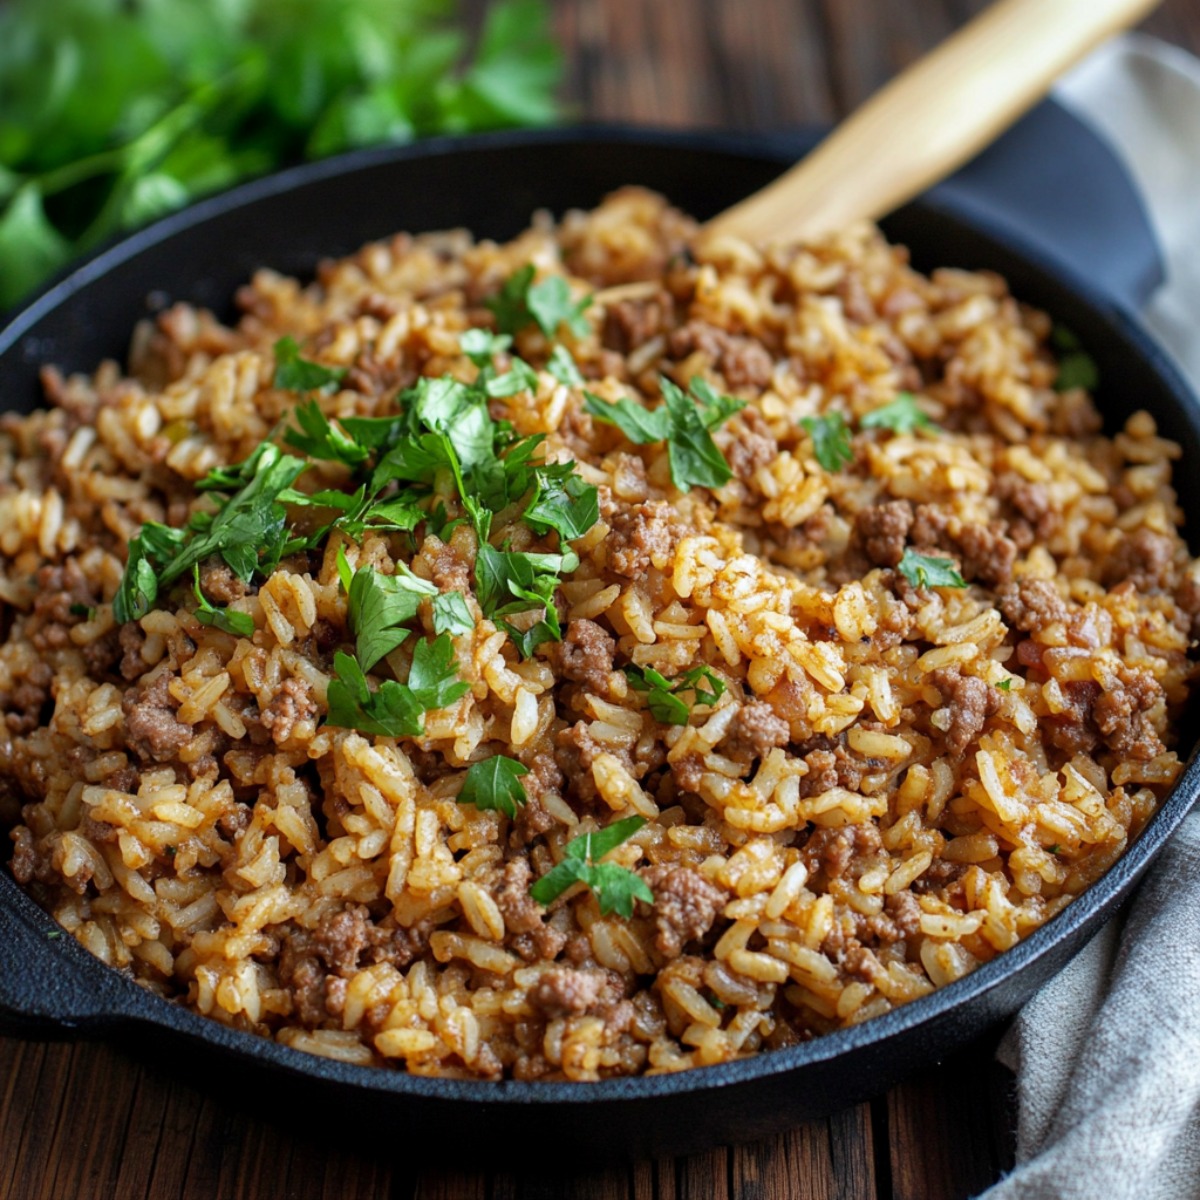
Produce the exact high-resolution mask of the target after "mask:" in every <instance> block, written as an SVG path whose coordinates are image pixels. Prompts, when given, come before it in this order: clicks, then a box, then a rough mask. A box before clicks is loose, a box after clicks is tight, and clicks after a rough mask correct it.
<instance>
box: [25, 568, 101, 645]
mask: <svg viewBox="0 0 1200 1200" xmlns="http://www.w3.org/2000/svg"><path fill="white" fill-rule="evenodd" d="M35 579H36V581H37V591H36V592H35V593H34V597H33V610H32V612H31V613H30V616H29V619H28V620H27V621H26V623H25V636H26V637H27V638H28V639H29V641H30V643H31V644H32V645H33V647H34V649H35V650H41V651H48V650H59V649H61V648H62V647H64V646H67V645H69V644H70V641H71V637H70V631H71V626H72V625H76V624H78V623H79V622H80V621H81V620H83V619H85V617H86V612H81V611H79V610H81V609H83V610H86V609H90V608H92V607H93V606H94V605H95V603H96V601H95V598H94V597H93V595H92V592H91V589H90V588H89V587H88V583H87V580H86V578H85V577H84V574H83V571H82V570H81V569H80V567H79V564H78V563H77V562H76V561H75V559H73V558H68V559H65V560H64V561H63V563H62V565H61V566H44V567H39V568H38V571H37V575H36V576H35ZM72 609H74V610H76V611H72Z"/></svg>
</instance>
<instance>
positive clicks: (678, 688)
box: [623, 666, 725, 725]
mask: <svg viewBox="0 0 1200 1200" xmlns="http://www.w3.org/2000/svg"><path fill="white" fill-rule="evenodd" d="M623 670H624V672H625V677H626V678H627V679H628V680H629V684H630V686H631V687H632V688H633V690H634V691H636V692H646V693H647V695H646V705H647V707H648V708H649V709H650V713H651V715H652V716H653V717H654V719H655V720H656V721H662V722H663V724H664V725H686V724H687V723H688V717H689V716H691V707H690V706H689V705H688V704H687V702H686V701H684V700H683V699H682V698H681V697H680V695H679V693H680V692H691V693H692V694H693V699H692V703H693V704H716V702H717V701H718V700H719V699H720V698H721V697H722V696H723V695H724V694H725V681H724V680H723V679H721V678H720V677H719V676H718V675H716V674H715V673H714V672H713V670H712V668H711V667H693V668H692V669H691V670H690V671H684V672H683V674H682V675H677V676H676V677H675V678H674V679H673V680H672V679H667V678H666V677H665V676H663V675H660V674H659V673H658V672H657V671H655V670H654V669H653V668H652V667H635V666H629V667H624V668H623ZM704 683H707V684H708V685H709V686H708V688H705V687H704V686H703V684H704Z"/></svg>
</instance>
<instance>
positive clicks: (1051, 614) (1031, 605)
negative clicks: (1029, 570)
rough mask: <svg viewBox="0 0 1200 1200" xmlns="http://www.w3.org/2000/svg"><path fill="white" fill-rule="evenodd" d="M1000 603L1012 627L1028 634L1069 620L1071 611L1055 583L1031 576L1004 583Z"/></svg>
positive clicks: (1001, 587) (997, 595) (997, 601)
mask: <svg viewBox="0 0 1200 1200" xmlns="http://www.w3.org/2000/svg"><path fill="white" fill-rule="evenodd" d="M996 603H997V605H998V606H999V608H1000V611H1001V612H1002V613H1003V614H1004V619H1005V620H1006V621H1007V622H1008V624H1009V625H1010V626H1011V627H1012V628H1014V629H1020V630H1023V631H1024V632H1025V633H1036V632H1038V630H1041V629H1045V628H1046V626H1047V625H1052V624H1054V623H1055V622H1057V621H1065V620H1066V619H1067V616H1068V614H1069V612H1070V610H1069V609H1068V608H1067V606H1066V604H1065V603H1064V601H1063V598H1062V597H1061V596H1060V595H1059V594H1058V589H1057V588H1056V587H1055V586H1054V584H1052V583H1050V582H1049V580H1046V579H1030V578H1029V577H1028V576H1023V577H1022V578H1020V579H1015V580H1012V581H1010V582H1008V583H1005V584H1002V585H1001V586H1000V587H999V588H998V589H997V590H996Z"/></svg>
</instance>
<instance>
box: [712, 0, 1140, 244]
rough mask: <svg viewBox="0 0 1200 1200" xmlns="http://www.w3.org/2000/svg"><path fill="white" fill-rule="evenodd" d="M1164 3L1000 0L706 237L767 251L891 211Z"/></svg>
mask: <svg viewBox="0 0 1200 1200" xmlns="http://www.w3.org/2000/svg"><path fill="white" fill-rule="evenodd" d="M1157 4H1158V0H997V2H996V3H994V4H993V5H992V6H991V7H990V8H988V9H986V10H985V11H984V12H983V13H981V14H980V15H979V16H978V17H976V18H975V19H974V20H973V21H971V22H970V23H969V24H968V25H966V26H964V27H963V28H962V29H961V30H959V31H958V32H957V33H956V34H954V35H953V36H952V37H951V38H949V39H948V40H947V41H946V42H944V43H943V44H942V45H941V46H939V47H938V48H937V49H936V50H934V51H933V52H932V53H930V54H928V55H926V56H925V57H924V58H922V59H921V60H920V61H918V62H917V63H915V64H914V65H913V66H911V67H909V68H908V69H907V70H906V71H904V72H903V74H901V75H899V76H897V78H896V79H894V80H893V81H892V82H891V83H889V84H888V85H887V86H886V87H884V88H883V89H882V90H881V91H880V92H878V93H876V94H875V95H874V96H873V97H871V99H870V100H868V101H867V102H866V103H865V104H864V105H863V106H862V107H861V108H859V109H858V110H857V111H856V112H855V113H853V114H852V115H851V116H850V117H849V118H848V119H847V120H846V121H845V122H843V123H842V125H840V126H839V127H838V128H837V129H836V130H835V131H834V132H833V133H832V134H830V135H829V137H827V138H826V139H825V141H823V142H822V143H821V144H820V145H819V146H818V147H817V148H816V149H815V150H814V151H813V152H812V153H811V154H809V155H808V157H807V158H805V159H804V161H803V162H801V163H799V164H797V165H796V166H794V167H792V168H791V170H789V171H788V172H787V173H786V174H784V175H783V176H781V177H780V178H779V179H777V180H775V182H773V183H771V184H769V185H768V186H767V187H765V188H763V189H762V190H761V191H759V192H756V193H755V194H754V195H753V196H750V197H749V198H748V199H746V200H743V201H741V203H739V204H736V205H734V207H733V208H730V209H727V210H726V211H725V212H723V213H721V214H720V215H718V216H716V217H714V218H713V219H712V220H711V221H709V222H708V224H707V225H705V226H704V228H703V230H702V240H703V241H704V242H708V241H709V240H710V239H711V238H712V237H714V236H720V235H724V234H732V235H734V236H736V237H740V238H744V239H745V240H747V241H750V242H759V243H768V242H788V241H801V240H805V239H811V238H814V237H819V236H820V235H822V234H825V233H829V232H830V231H832V230H834V229H837V228H841V227H843V226H845V225H848V224H850V223H851V222H853V221H856V220H860V219H864V218H865V219H871V220H874V219H876V218H878V217H881V216H883V215H884V214H885V213H888V212H891V211H892V209H894V208H897V207H899V205H901V204H903V203H904V202H905V201H906V200H910V199H912V197H913V196H915V195H917V193H918V192H922V191H924V190H925V189H926V188H927V187H929V186H931V185H932V184H934V183H936V182H938V180H940V179H943V178H945V177H946V176H947V175H948V174H950V173H951V172H952V171H953V170H955V169H956V168H957V167H959V166H961V165H962V164H963V163H964V162H966V161H967V160H968V159H970V158H971V157H972V156H973V155H974V154H976V153H977V152H978V151H979V150H981V149H982V148H983V147H984V146H986V145H987V144H988V143H989V142H991V141H992V140H993V138H995V137H996V136H997V134H999V133H1001V132H1002V131H1003V130H1004V129H1006V128H1007V127H1008V126H1009V125H1010V124H1012V122H1014V121H1015V120H1016V119H1017V118H1018V117H1019V116H1021V114H1022V113H1024V112H1025V111H1026V110H1027V109H1029V108H1031V107H1032V106H1033V105H1034V104H1035V103H1036V102H1037V101H1038V100H1040V99H1041V98H1042V97H1043V96H1044V95H1045V94H1046V92H1048V91H1049V90H1050V87H1051V85H1052V84H1053V83H1054V81H1055V80H1056V79H1057V78H1058V76H1059V75H1061V74H1062V73H1063V72H1064V71H1065V70H1067V68H1068V67H1070V66H1072V65H1073V64H1074V63H1076V62H1077V61H1078V60H1079V59H1081V58H1082V57H1083V56H1084V55H1085V54H1087V53H1088V51H1090V50H1092V49H1093V48H1094V47H1095V46H1097V45H1098V44H1099V43H1100V42H1102V41H1104V40H1105V39H1106V38H1108V37H1110V36H1111V35H1112V34H1114V33H1117V32H1119V31H1120V30H1122V29H1126V28H1128V27H1129V26H1130V25H1133V24H1136V22H1137V21H1139V20H1140V19H1141V18H1142V17H1143V16H1145V14H1146V13H1148V12H1149V11H1150V10H1151V9H1152V8H1154V7H1156V5H1157ZM1080 185H1081V186H1086V183H1084V181H1081V184H1080Z"/></svg>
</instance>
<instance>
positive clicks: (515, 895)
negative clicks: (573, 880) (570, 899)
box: [496, 858, 567, 962]
mask: <svg viewBox="0 0 1200 1200" xmlns="http://www.w3.org/2000/svg"><path fill="white" fill-rule="evenodd" d="M532 881H533V872H532V871H531V870H530V869H529V862H528V860H526V859H524V858H514V859H512V861H510V862H508V863H506V864H505V866H504V874H503V876H502V877H501V881H500V887H499V889H498V890H497V892H496V905H497V907H498V908H499V909H500V915H501V916H502V917H503V918H504V926H505V928H506V929H507V930H508V932H509V933H511V934H516V935H517V936H516V937H514V938H513V941H512V947H513V949H514V950H516V952H517V953H518V954H519V955H520V956H521V957H522V958H523V959H525V960H526V961H527V962H534V961H536V960H538V959H553V958H557V957H558V955H559V952H560V951H561V950H562V948H563V946H564V945H565V944H566V941H567V936H566V934H564V933H562V932H561V931H560V930H558V929H555V928H554V927H553V926H551V925H548V924H547V923H546V914H545V909H543V908H542V906H541V905H540V904H538V902H537V901H536V900H534V899H533V897H532V896H530V894H529V885H530V883H531V882H532Z"/></svg>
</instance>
